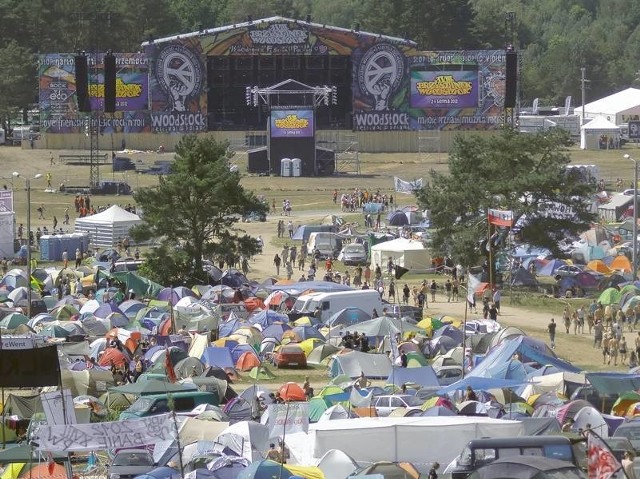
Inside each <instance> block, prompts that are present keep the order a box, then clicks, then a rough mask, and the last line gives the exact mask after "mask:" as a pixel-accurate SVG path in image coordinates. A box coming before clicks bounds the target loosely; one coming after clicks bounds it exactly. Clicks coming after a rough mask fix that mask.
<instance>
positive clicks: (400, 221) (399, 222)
mask: <svg viewBox="0 0 640 479" xmlns="http://www.w3.org/2000/svg"><path fill="white" fill-rule="evenodd" d="M387 221H388V222H389V224H390V225H391V226H404V225H408V224H409V218H407V215H406V214H404V212H403V211H394V212H393V213H389V214H388V215H387Z"/></svg>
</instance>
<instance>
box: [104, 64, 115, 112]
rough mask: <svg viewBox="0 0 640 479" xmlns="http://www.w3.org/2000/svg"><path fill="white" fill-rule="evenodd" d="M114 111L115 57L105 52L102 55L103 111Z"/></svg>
mask: <svg viewBox="0 0 640 479" xmlns="http://www.w3.org/2000/svg"><path fill="white" fill-rule="evenodd" d="M115 111H116V57H115V56H113V55H111V54H107V55H105V57H104V112H105V113H115Z"/></svg>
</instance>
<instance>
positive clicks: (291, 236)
mask: <svg viewBox="0 0 640 479" xmlns="http://www.w3.org/2000/svg"><path fill="white" fill-rule="evenodd" d="M287 231H288V232H289V238H290V239H291V238H293V221H291V220H289V222H288V223H287Z"/></svg>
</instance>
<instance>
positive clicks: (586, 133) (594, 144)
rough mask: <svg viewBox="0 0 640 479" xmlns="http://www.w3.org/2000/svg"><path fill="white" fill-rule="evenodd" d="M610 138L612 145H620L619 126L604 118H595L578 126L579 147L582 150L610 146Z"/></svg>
mask: <svg viewBox="0 0 640 479" xmlns="http://www.w3.org/2000/svg"><path fill="white" fill-rule="evenodd" d="M603 139H604V143H603V142H602V140H603ZM610 139H612V140H613V144H614V145H618V146H619V145H620V127H619V126H618V125H616V124H615V123H612V122H610V121H609V120H607V119H606V118H602V117H599V118H595V119H594V120H591V121H590V122H589V123H587V124H586V125H582V126H581V127H580V148H582V149H583V150H598V149H600V148H601V147H604V149H606V148H608V147H609V146H610V143H609V140H610ZM603 145H604V146H603Z"/></svg>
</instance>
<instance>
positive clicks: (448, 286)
mask: <svg viewBox="0 0 640 479" xmlns="http://www.w3.org/2000/svg"><path fill="white" fill-rule="evenodd" d="M444 290H445V291H446V293H447V303H450V302H451V293H452V291H453V285H452V284H451V280H450V279H448V278H447V282H446V283H444Z"/></svg>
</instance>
